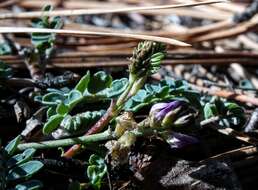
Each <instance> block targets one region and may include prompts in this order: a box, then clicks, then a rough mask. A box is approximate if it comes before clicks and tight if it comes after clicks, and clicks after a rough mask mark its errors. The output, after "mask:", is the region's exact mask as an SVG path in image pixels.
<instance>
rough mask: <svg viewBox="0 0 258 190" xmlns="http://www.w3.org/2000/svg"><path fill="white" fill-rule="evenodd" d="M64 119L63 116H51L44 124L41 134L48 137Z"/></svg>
mask: <svg viewBox="0 0 258 190" xmlns="http://www.w3.org/2000/svg"><path fill="white" fill-rule="evenodd" d="M63 119H64V116H63V115H59V114H57V115H53V116H51V117H50V118H49V119H48V121H47V122H46V123H45V125H44V127H43V134H45V135H48V134H50V133H51V132H53V131H54V130H56V129H57V128H58V127H59V124H60V123H61V122H62V120H63Z"/></svg>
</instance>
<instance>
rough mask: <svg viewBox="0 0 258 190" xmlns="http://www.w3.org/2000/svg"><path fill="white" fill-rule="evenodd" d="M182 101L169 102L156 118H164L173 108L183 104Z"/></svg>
mask: <svg viewBox="0 0 258 190" xmlns="http://www.w3.org/2000/svg"><path fill="white" fill-rule="evenodd" d="M182 103H183V102H182V101H177V100H176V101H173V102H170V103H168V104H167V106H166V107H165V108H163V109H162V110H160V111H159V112H158V113H157V114H156V115H155V118H156V119H157V120H161V119H162V118H164V117H165V116H166V114H167V113H168V112H170V111H171V110H173V109H176V108H178V107H179V106H180V105H182Z"/></svg>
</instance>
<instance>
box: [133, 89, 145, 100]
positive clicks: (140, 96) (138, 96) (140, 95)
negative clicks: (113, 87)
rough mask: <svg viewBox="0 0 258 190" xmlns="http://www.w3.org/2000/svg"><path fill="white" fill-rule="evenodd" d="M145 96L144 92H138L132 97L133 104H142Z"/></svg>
mask: <svg viewBox="0 0 258 190" xmlns="http://www.w3.org/2000/svg"><path fill="white" fill-rule="evenodd" d="M146 96H147V92H146V91H145V90H139V91H138V92H137V94H135V96H133V100H134V101H135V102H143V101H144V99H145V98H146Z"/></svg>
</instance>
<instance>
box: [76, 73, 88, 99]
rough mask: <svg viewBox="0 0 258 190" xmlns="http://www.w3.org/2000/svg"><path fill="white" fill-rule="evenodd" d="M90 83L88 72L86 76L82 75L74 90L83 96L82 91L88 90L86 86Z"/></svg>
mask: <svg viewBox="0 0 258 190" xmlns="http://www.w3.org/2000/svg"><path fill="white" fill-rule="evenodd" d="M89 82H90V72H89V71H88V72H87V74H86V75H84V76H83V77H82V78H81V80H80V81H79V82H78V84H77V85H76V86H75V88H74V89H75V90H78V91H80V92H81V93H82V94H84V91H85V90H86V89H87V88H88V84H89Z"/></svg>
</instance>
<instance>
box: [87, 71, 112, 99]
mask: <svg viewBox="0 0 258 190" xmlns="http://www.w3.org/2000/svg"><path fill="white" fill-rule="evenodd" d="M111 83H112V77H111V76H110V75H107V74H106V73H105V72H103V71H99V72H97V73H95V74H94V75H93V76H92V77H91V79H90V81H89V84H88V92H89V93H91V94H96V93H98V92H100V91H102V90H104V89H106V88H109V87H110V85H111Z"/></svg>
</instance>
